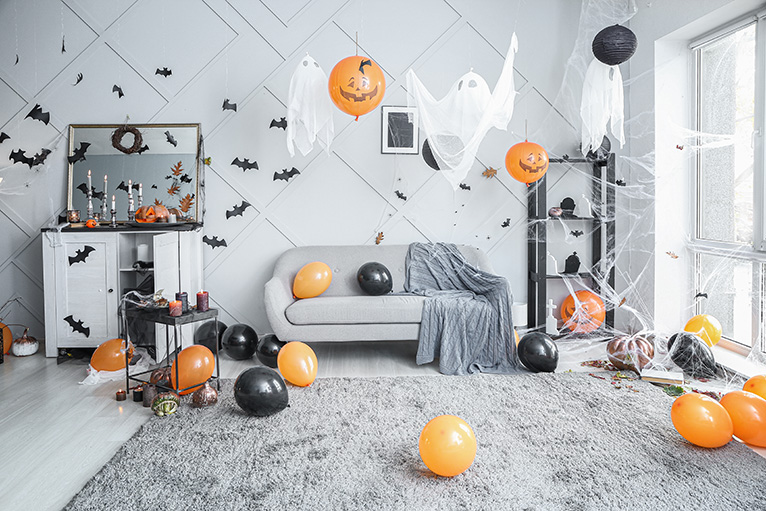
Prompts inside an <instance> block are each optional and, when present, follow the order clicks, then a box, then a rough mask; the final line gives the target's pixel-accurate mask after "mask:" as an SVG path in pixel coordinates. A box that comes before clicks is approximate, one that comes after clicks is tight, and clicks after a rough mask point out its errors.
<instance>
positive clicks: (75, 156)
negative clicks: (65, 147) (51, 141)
mask: <svg viewBox="0 0 766 511" xmlns="http://www.w3.org/2000/svg"><path fill="white" fill-rule="evenodd" d="M89 147H90V143H88V142H80V147H78V148H77V149H75V150H74V151H72V156H67V161H68V162H69V163H75V162H78V161H85V159H86V158H85V153H86V152H87V151H88V148H89Z"/></svg>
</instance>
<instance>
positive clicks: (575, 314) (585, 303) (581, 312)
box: [561, 290, 606, 334]
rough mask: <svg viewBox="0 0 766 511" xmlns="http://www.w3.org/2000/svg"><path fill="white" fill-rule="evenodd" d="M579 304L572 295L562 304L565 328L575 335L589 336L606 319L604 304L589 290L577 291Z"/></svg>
mask: <svg viewBox="0 0 766 511" xmlns="http://www.w3.org/2000/svg"><path fill="white" fill-rule="evenodd" d="M575 295H576V296H577V302H579V303H575V297H574V296H572V295H569V296H567V297H566V298H565V299H564V301H563V302H562V304H561V319H563V320H564V326H565V327H567V328H568V329H569V330H571V331H572V332H574V333H583V334H587V333H589V332H592V331H594V330H595V329H597V328H598V327H600V326H601V324H602V323H603V322H604V319H605V318H606V307H604V302H603V301H602V300H601V298H599V297H598V296H596V295H595V294H593V293H591V292H590V291H587V290H581V291H577V292H576V293H575Z"/></svg>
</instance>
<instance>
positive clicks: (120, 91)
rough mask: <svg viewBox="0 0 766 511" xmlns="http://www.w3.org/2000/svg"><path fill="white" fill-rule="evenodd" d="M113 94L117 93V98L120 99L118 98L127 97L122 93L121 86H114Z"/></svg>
mask: <svg viewBox="0 0 766 511" xmlns="http://www.w3.org/2000/svg"><path fill="white" fill-rule="evenodd" d="M112 92H116V93H117V97H118V98H122V97H123V96H124V95H125V94H124V93H123V92H122V87H120V86H119V85H117V84H114V85H113V86H112Z"/></svg>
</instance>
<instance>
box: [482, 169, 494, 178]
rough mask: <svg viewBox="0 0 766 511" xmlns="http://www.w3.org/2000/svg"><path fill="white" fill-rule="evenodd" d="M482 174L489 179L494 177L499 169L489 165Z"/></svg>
mask: <svg viewBox="0 0 766 511" xmlns="http://www.w3.org/2000/svg"><path fill="white" fill-rule="evenodd" d="M481 175H482V176H484V177H486V178H487V179H492V178H493V177H496V176H497V169H496V168H494V167H487V168H486V169H485V170H484V172H482V173H481Z"/></svg>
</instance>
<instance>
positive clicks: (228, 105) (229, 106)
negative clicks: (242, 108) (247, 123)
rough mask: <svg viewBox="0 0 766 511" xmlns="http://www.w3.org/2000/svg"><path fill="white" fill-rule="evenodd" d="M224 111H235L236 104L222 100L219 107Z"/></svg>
mask: <svg viewBox="0 0 766 511" xmlns="http://www.w3.org/2000/svg"><path fill="white" fill-rule="evenodd" d="M221 108H222V109H223V110H224V111H226V110H234V111H235V112H236V111H237V104H236V103H229V99H228V98H226V99H224V100H223V106H222V107H221Z"/></svg>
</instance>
